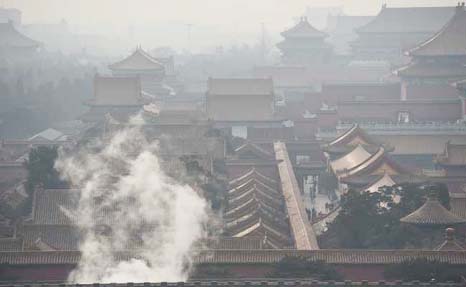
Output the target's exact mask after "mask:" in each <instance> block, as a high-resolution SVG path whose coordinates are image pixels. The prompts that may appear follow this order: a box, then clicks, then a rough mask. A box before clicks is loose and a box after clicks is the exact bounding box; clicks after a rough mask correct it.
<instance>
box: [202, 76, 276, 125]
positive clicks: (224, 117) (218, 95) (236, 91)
mask: <svg viewBox="0 0 466 287" xmlns="http://www.w3.org/2000/svg"><path fill="white" fill-rule="evenodd" d="M273 105H274V91H273V81H272V79H209V81H208V88H207V95H206V110H207V116H208V118H209V119H211V120H214V121H269V120H272V119H273V115H274V109H273Z"/></svg>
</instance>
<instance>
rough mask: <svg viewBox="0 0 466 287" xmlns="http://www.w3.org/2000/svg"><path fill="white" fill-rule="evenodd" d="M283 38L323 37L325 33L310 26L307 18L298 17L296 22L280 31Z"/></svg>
mask: <svg viewBox="0 0 466 287" xmlns="http://www.w3.org/2000/svg"><path fill="white" fill-rule="evenodd" d="M281 35H282V36H283V37H284V38H323V37H326V36H327V34H326V33H324V32H322V31H319V30H317V29H316V28H314V27H312V25H311V24H310V23H309V21H308V20H307V18H305V17H303V18H301V19H300V21H299V22H298V24H296V25H295V26H293V27H292V28H290V29H288V30H286V31H284V32H282V33H281Z"/></svg>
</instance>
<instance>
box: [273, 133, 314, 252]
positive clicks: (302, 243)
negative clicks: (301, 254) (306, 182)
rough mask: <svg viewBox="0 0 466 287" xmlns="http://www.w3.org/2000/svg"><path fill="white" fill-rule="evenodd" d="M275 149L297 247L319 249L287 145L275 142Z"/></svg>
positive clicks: (300, 248)
mask: <svg viewBox="0 0 466 287" xmlns="http://www.w3.org/2000/svg"><path fill="white" fill-rule="evenodd" d="M274 149H275V157H276V159H277V161H279V164H278V171H279V174H280V180H281V184H282V191H283V195H284V197H285V203H286V208H287V211H288V217H289V220H290V225H291V230H292V234H293V237H294V241H295V246H296V248H297V249H299V250H315V249H319V245H318V244H317V238H316V235H315V233H314V230H313V229H312V226H311V224H310V222H309V220H308V218H307V213H306V211H305V209H304V205H303V200H302V198H301V191H300V189H299V186H298V182H297V180H296V176H295V174H294V170H293V166H292V165H291V161H290V158H289V155H288V150H287V148H286V145H285V144H284V143H282V142H275V143H274Z"/></svg>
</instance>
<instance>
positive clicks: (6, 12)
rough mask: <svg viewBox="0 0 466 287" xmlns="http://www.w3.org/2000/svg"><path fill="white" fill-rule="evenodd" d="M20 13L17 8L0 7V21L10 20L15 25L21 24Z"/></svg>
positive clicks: (6, 21)
mask: <svg viewBox="0 0 466 287" xmlns="http://www.w3.org/2000/svg"><path fill="white" fill-rule="evenodd" d="M21 16H22V13H21V11H20V10H18V9H7V8H0V23H8V22H12V23H13V25H15V26H20V25H21Z"/></svg>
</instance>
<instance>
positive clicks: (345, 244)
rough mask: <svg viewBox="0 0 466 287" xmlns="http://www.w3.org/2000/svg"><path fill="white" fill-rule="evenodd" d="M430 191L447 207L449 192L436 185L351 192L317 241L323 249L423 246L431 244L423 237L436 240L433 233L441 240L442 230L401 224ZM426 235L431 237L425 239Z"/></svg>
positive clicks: (344, 196)
mask: <svg viewBox="0 0 466 287" xmlns="http://www.w3.org/2000/svg"><path fill="white" fill-rule="evenodd" d="M431 192H436V193H437V194H438V196H439V198H440V201H441V202H442V203H443V204H444V205H445V206H447V207H448V206H449V196H448V191H447V189H446V187H445V186H444V185H439V184H429V185H424V184H401V185H395V186H393V187H386V188H382V189H381V190H380V191H379V192H373V193H370V192H362V193H361V192H356V191H351V190H350V191H349V192H348V193H347V194H345V195H343V196H342V199H341V210H340V213H339V214H338V216H337V217H336V218H335V220H334V221H333V222H332V223H331V224H329V226H328V230H327V231H326V232H325V233H324V234H322V235H321V237H320V238H319V241H320V243H321V245H322V247H323V248H362V249H366V248H380V249H387V248H388V249H393V248H397V249H398V248H406V247H424V245H425V244H430V243H426V241H425V240H424V238H425V237H435V236H434V235H432V233H436V234H435V235H438V237H441V233H442V232H443V230H438V231H435V232H434V231H432V230H429V231H426V230H423V229H421V228H418V227H416V226H411V225H406V224H401V223H400V218H401V217H403V216H405V215H407V214H409V213H411V212H413V211H414V210H416V209H417V208H419V207H420V206H421V205H422V204H423V203H424V202H425V198H426V197H427V195H428V194H429V193H431ZM394 198H396V199H397V200H394ZM426 232H430V233H431V234H429V236H426ZM437 233H438V234H437Z"/></svg>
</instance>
